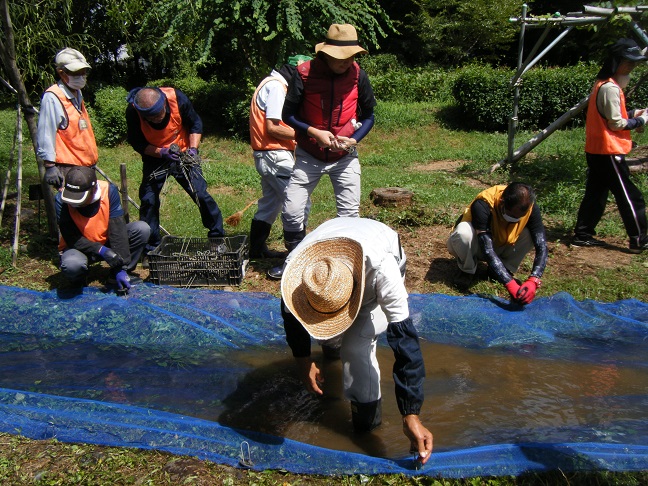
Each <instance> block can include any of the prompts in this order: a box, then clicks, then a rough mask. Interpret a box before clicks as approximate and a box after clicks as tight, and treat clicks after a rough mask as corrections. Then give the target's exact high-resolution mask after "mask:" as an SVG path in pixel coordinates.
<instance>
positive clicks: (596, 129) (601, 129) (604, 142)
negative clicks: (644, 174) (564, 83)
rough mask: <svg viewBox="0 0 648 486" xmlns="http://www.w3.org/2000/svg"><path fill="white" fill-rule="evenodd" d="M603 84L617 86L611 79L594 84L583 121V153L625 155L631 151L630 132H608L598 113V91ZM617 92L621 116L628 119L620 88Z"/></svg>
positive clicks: (606, 125) (605, 123)
mask: <svg viewBox="0 0 648 486" xmlns="http://www.w3.org/2000/svg"><path fill="white" fill-rule="evenodd" d="M605 83H614V84H615V85H617V86H618V84H617V83H616V81H614V80H613V79H612V78H610V79H601V80H598V81H597V82H596V83H595V84H594V88H592V93H591V94H590V98H589V102H588V105H587V118H586V120H585V152H587V153H588V154H597V155H614V154H623V155H625V154H627V153H629V152H630V150H631V149H632V135H631V134H630V130H619V131H613V130H610V128H609V127H608V124H607V120H606V119H605V118H603V116H602V115H601V114H600V113H599V111H598V107H597V106H596V98H597V97H598V93H599V89H600V88H601V86H603V85H604V84H605ZM619 91H620V95H619V96H620V97H621V100H620V101H621V116H622V117H623V118H628V112H627V110H626V104H625V95H624V94H623V90H622V89H621V88H619Z"/></svg>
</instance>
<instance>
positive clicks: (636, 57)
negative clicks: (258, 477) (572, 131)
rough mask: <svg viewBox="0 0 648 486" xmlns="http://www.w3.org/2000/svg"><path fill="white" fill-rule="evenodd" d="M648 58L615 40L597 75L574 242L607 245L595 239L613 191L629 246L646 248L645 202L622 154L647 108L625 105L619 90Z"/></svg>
mask: <svg viewBox="0 0 648 486" xmlns="http://www.w3.org/2000/svg"><path fill="white" fill-rule="evenodd" d="M646 60H648V57H646V56H645V55H644V53H643V52H642V51H641V49H639V46H638V45H637V43H636V42H635V41H633V40H632V39H619V40H618V41H617V42H616V43H615V44H614V45H613V46H612V49H611V50H610V55H609V56H608V58H607V60H606V61H605V63H604V64H603V67H602V68H601V70H600V71H599V73H598V74H597V76H596V78H597V79H596V83H594V87H593V88H592V93H591V94H590V98H589V105H588V108H587V118H586V121H585V157H586V159H587V181H586V183H585V195H584V196H583V200H582V201H581V205H580V208H579V209H578V217H577V219H576V226H575V228H574V238H573V239H572V245H574V246H606V243H605V242H604V241H602V240H598V239H596V238H594V236H595V235H596V225H597V224H598V223H599V221H600V220H601V217H602V216H603V213H604V212H605V205H606V204H607V198H608V194H609V193H610V192H612V194H613V195H614V199H615V201H616V204H617V208H618V210H619V214H621V219H622V220H623V225H624V226H625V230H626V233H627V234H628V238H629V240H630V242H629V251H630V252H631V253H641V252H642V251H643V250H646V249H648V236H647V235H646V229H647V228H646V203H645V200H644V197H643V194H642V193H641V190H639V188H638V187H637V186H636V185H635V184H634V183H633V182H632V180H630V170H629V169H628V164H627V163H626V160H625V156H626V155H627V154H628V153H629V152H630V150H632V146H633V142H632V136H631V134H630V130H633V129H639V130H643V128H644V126H645V124H646V122H647V121H648V112H647V111H646V110H645V109H639V110H631V111H627V110H626V103H625V95H624V94H623V89H624V88H625V87H626V86H627V85H628V80H629V79H630V73H631V72H632V70H633V69H634V68H635V67H636V66H637V65H638V64H639V63H641V62H645V61H646Z"/></svg>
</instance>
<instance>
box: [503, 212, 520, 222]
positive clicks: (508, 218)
mask: <svg viewBox="0 0 648 486" xmlns="http://www.w3.org/2000/svg"><path fill="white" fill-rule="evenodd" d="M502 216H503V217H504V220H505V221H506V222H508V223H517V222H518V221H520V218H514V217H513V216H509V215H508V214H502Z"/></svg>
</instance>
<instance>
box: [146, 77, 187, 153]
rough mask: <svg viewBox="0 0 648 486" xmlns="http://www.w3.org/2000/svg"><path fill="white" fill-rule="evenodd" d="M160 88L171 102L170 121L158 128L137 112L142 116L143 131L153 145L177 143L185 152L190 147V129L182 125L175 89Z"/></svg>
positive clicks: (161, 145)
mask: <svg viewBox="0 0 648 486" xmlns="http://www.w3.org/2000/svg"><path fill="white" fill-rule="evenodd" d="M160 90H161V91H162V92H163V93H164V94H165V95H166V99H167V101H168V103H169V111H170V112H171V116H170V117H169V123H168V124H167V126H166V127H164V128H163V129H161V130H157V129H155V128H153V127H152V126H151V124H150V123H149V122H148V121H146V120H145V119H144V117H143V116H142V115H141V114H140V113H139V112H137V114H138V115H139V117H140V126H141V127H142V133H144V137H145V138H146V140H147V142H148V143H150V144H151V145H155V146H156V147H167V148H168V147H170V146H171V145H172V144H174V143H175V144H177V145H178V146H179V147H180V150H181V151H183V152H184V151H185V150H187V149H188V148H189V131H188V130H187V129H186V128H185V127H184V126H183V125H182V117H181V116H180V109H179V108H178V99H177V98H176V93H175V89H173V88H160ZM136 111H137V110H136Z"/></svg>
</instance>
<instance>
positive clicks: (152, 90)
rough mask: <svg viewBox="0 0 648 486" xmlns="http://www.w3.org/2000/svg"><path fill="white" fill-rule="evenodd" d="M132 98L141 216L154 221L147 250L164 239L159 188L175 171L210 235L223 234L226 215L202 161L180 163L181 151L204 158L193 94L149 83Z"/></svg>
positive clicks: (131, 137) (129, 119)
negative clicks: (200, 152)
mask: <svg viewBox="0 0 648 486" xmlns="http://www.w3.org/2000/svg"><path fill="white" fill-rule="evenodd" d="M127 101H128V107H127V108H126V123H127V127H128V131H127V140H128V143H129V144H130V145H131V147H133V149H135V151H136V152H138V153H139V154H141V155H142V171H143V174H142V182H141V184H140V188H139V197H140V202H141V205H140V219H141V220H143V221H146V222H147V223H148V224H149V226H150V227H151V238H150V240H149V242H148V245H147V246H146V252H147V253H148V252H149V251H151V250H153V249H155V248H156V247H157V246H158V245H159V244H160V242H161V240H162V238H161V236H160V191H162V187H163V186H164V183H165V182H166V179H167V177H168V176H173V177H174V178H175V180H176V181H178V184H180V186H181V187H182V188H183V189H184V190H185V192H186V193H187V194H189V196H190V197H191V199H193V201H194V202H195V203H196V204H197V205H198V210H199V211H200V217H201V220H202V223H203V226H204V227H205V228H207V237H208V238H213V237H221V236H224V235H225V232H224V231H223V215H222V214H221V210H220V208H219V207H218V204H216V201H214V198H212V197H211V195H210V194H209V192H207V182H206V181H205V177H204V176H203V172H202V168H201V167H200V164H199V163H196V164H191V166H190V167H185V168H184V169H181V168H180V163H181V157H180V153H179V152H184V153H185V154H186V156H188V158H190V159H191V160H197V161H198V162H199V161H200V159H199V157H198V147H199V145H200V140H201V139H202V130H203V125H202V119H201V118H200V116H199V115H198V113H196V111H195V110H194V107H193V104H192V103H191V101H189V98H187V96H186V95H185V94H184V93H183V92H182V91H180V90H178V89H174V88H166V87H160V88H157V87H149V86H147V87H144V88H135V89H132V90H131V91H130V92H129V94H128V98H127ZM176 148H177V150H174V149H176Z"/></svg>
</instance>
